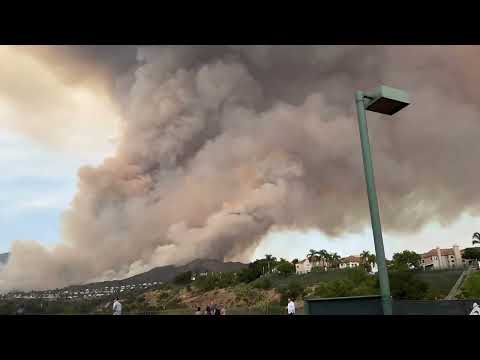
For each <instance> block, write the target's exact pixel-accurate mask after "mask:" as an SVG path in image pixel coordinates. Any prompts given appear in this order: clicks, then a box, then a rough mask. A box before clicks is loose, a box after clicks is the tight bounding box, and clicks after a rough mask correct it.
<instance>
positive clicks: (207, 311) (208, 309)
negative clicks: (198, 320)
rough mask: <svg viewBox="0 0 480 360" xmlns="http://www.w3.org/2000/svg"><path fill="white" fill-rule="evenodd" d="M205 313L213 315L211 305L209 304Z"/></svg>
mask: <svg viewBox="0 0 480 360" xmlns="http://www.w3.org/2000/svg"><path fill="white" fill-rule="evenodd" d="M205 315H212V314H211V309H210V306H209V305H207V307H206V309H205Z"/></svg>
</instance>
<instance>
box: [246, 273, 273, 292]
mask: <svg viewBox="0 0 480 360" xmlns="http://www.w3.org/2000/svg"><path fill="white" fill-rule="evenodd" d="M251 285H252V286H253V287H254V288H256V289H264V290H268V289H271V288H272V280H271V279H270V277H269V276H263V277H261V278H258V279H256V280H255V281H253V282H252V283H251Z"/></svg>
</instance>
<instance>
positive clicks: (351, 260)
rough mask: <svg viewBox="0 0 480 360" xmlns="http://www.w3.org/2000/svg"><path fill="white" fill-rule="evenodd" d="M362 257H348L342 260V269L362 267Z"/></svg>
mask: <svg viewBox="0 0 480 360" xmlns="http://www.w3.org/2000/svg"><path fill="white" fill-rule="evenodd" d="M360 262H361V258H360V256H354V255H352V256H348V257H346V258H342V259H341V260H340V266H339V267H340V269H352V268H356V267H358V266H360Z"/></svg>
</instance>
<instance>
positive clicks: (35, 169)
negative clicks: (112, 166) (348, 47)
mask: <svg viewBox="0 0 480 360" xmlns="http://www.w3.org/2000/svg"><path fill="white" fill-rule="evenodd" d="M44 103H49V104H51V103H54V104H57V105H58V106H55V107H52V106H48V107H44V106H42V104H44ZM52 108H54V109H55V111H52ZM117 125H118V116H117V114H116V112H115V111H114V110H113V108H112V106H111V104H110V103H109V100H108V99H107V98H106V97H102V96H101V95H99V93H98V92H96V93H93V92H92V91H91V90H90V89H89V88H87V87H84V88H82V87H79V86H68V85H65V84H64V83H62V82H60V81H59V80H58V79H56V78H55V76H54V75H53V74H52V73H51V72H50V71H49V69H48V67H47V66H46V65H44V64H41V63H39V62H36V61H35V59H34V58H32V57H29V56H28V55H27V54H24V53H19V52H18V51H16V50H14V49H12V48H10V47H8V46H0V149H1V151H0V172H1V174H2V175H1V177H0V185H1V189H2V191H1V192H0V226H1V229H2V231H1V232H0V252H7V251H9V249H10V246H11V243H12V241H14V240H37V241H39V242H41V243H42V244H54V243H57V242H60V239H61V214H62V211H63V210H65V209H66V208H68V206H69V203H70V201H71V200H72V199H73V196H74V194H75V192H76V182H77V170H78V168H79V167H80V166H82V165H85V164H97V163H99V162H100V161H102V160H103V159H104V158H105V156H106V155H108V154H109V153H111V152H112V151H114V149H115V143H114V141H112V139H113V138H114V137H115V136H116V134H117V133H118V131H117V130H118V129H117ZM33 133H35V137H33V136H31V135H32V134H33ZM39 133H41V137H40V138H39V136H38V135H39ZM43 140H46V141H43ZM359 151H360V149H359ZM362 181H363V180H362ZM379 196H380V197H381V196H382V194H381V193H380V194H379ZM367 206H368V204H367V202H365V207H367ZM479 230H480V219H479V218H472V217H468V216H464V217H462V218H461V219H459V220H458V221H456V222H455V223H454V224H451V225H449V226H448V227H442V226H441V225H439V224H437V223H432V224H430V225H428V226H427V227H426V228H425V229H424V230H423V231H422V232H420V233H418V234H414V235H408V237H407V236H405V235H402V236H399V235H395V234H388V233H387V234H384V240H385V249H386V252H387V256H388V257H390V256H391V255H392V253H393V252H396V251H399V250H402V249H403V247H404V244H407V243H408V244H410V248H411V249H413V250H416V251H426V250H429V249H430V248H433V247H435V246H437V245H439V246H442V247H450V246H451V245H453V244H454V243H456V244H459V245H460V246H462V247H465V246H468V245H470V244H471V234H472V233H473V232H474V231H479ZM406 240H408V241H406ZM310 248H314V249H322V248H323V249H327V250H328V251H335V252H338V253H339V254H341V255H343V256H348V255H351V254H358V253H360V252H361V251H362V250H364V249H368V250H373V240H372V236H371V231H370V228H369V227H366V228H365V230H364V232H362V233H360V234H351V235H349V236H344V237H342V238H329V237H327V236H325V235H324V234H322V233H320V232H318V231H315V230H312V231H308V232H283V233H278V232H275V231H274V232H271V233H270V234H269V235H268V236H267V237H266V239H265V240H264V241H263V243H262V244H261V245H260V246H259V247H258V248H257V250H256V252H255V257H262V256H264V255H265V254H267V253H270V254H273V255H275V256H277V257H285V258H288V259H293V258H302V257H303V256H304V255H305V254H306V252H307V251H308V249H310Z"/></svg>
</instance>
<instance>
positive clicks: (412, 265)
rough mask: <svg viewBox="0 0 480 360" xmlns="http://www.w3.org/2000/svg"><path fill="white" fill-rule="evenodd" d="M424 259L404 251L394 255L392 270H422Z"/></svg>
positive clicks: (414, 253)
mask: <svg viewBox="0 0 480 360" xmlns="http://www.w3.org/2000/svg"><path fill="white" fill-rule="evenodd" d="M421 260H422V257H421V256H420V255H419V254H417V253H416V252H414V251H409V250H404V251H402V252H401V253H395V254H393V258H392V262H391V263H390V268H391V269H392V270H411V269H415V270H416V269H420V261H421Z"/></svg>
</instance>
